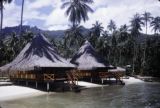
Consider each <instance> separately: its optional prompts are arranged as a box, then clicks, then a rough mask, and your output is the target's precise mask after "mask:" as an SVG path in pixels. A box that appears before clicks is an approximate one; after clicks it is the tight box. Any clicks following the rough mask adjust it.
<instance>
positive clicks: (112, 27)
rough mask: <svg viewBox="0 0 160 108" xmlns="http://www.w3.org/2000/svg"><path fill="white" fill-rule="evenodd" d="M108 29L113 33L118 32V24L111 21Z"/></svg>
mask: <svg viewBox="0 0 160 108" xmlns="http://www.w3.org/2000/svg"><path fill="white" fill-rule="evenodd" d="M107 28H108V29H109V30H110V31H111V32H112V33H113V32H114V31H115V30H116V28H117V27H116V24H115V22H114V21H113V20H110V22H109V24H108V26H107Z"/></svg>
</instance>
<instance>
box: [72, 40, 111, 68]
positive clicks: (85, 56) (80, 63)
mask: <svg viewBox="0 0 160 108" xmlns="http://www.w3.org/2000/svg"><path fill="white" fill-rule="evenodd" d="M71 63H73V64H76V65H77V68H78V69H79V70H94V69H97V68H106V67H107V66H108V63H107V62H106V61H105V60H104V59H103V58H102V57H101V56H99V55H98V54H97V52H96V51H95V49H94V48H93V46H92V45H91V44H90V43H89V42H88V41H86V42H85V43H84V45H82V46H81V48H80V49H79V51H78V52H77V53H76V54H75V55H74V57H73V58H72V59H71Z"/></svg>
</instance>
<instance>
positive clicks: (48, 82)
mask: <svg viewBox="0 0 160 108" xmlns="http://www.w3.org/2000/svg"><path fill="white" fill-rule="evenodd" d="M47 91H49V82H47Z"/></svg>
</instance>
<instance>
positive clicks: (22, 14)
mask: <svg viewBox="0 0 160 108" xmlns="http://www.w3.org/2000/svg"><path fill="white" fill-rule="evenodd" d="M23 9H24V0H22V8H21V24H20V35H22V25H23Z"/></svg>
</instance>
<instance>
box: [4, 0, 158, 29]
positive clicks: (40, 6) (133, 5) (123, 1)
mask: <svg viewBox="0 0 160 108" xmlns="http://www.w3.org/2000/svg"><path fill="white" fill-rule="evenodd" d="M63 1H64V0H63ZM66 1H67V0H66ZM21 2H22V0H13V2H12V3H11V4H6V5H5V10H4V27H7V26H17V25H19V24H20V11H21ZM62 3H63V2H62V0H25V7H24V21H23V24H24V25H31V26H37V27H38V28H41V29H45V30H59V29H66V28H68V27H69V26H68V25H69V24H70V22H69V21H68V17H67V16H66V15H65V9H61V8H60V7H61V5H62ZM90 6H91V7H92V8H93V9H94V11H95V12H94V13H93V14H89V18H90V19H89V20H88V21H87V22H85V23H84V22H82V23H81V24H82V25H83V26H85V27H87V28H90V27H92V24H93V23H95V22H96V21H97V20H98V21H100V22H102V23H103V26H104V27H105V28H106V27H107V24H108V23H109V21H110V19H113V20H114V21H115V22H116V24H117V26H118V27H119V26H120V25H123V24H128V25H129V21H130V19H131V18H132V17H133V15H134V14H135V13H136V12H138V13H140V14H142V13H144V12H145V11H147V12H150V13H151V14H152V16H154V17H155V16H160V12H159V10H160V2H158V0H94V3H93V4H92V5H90Z"/></svg>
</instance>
